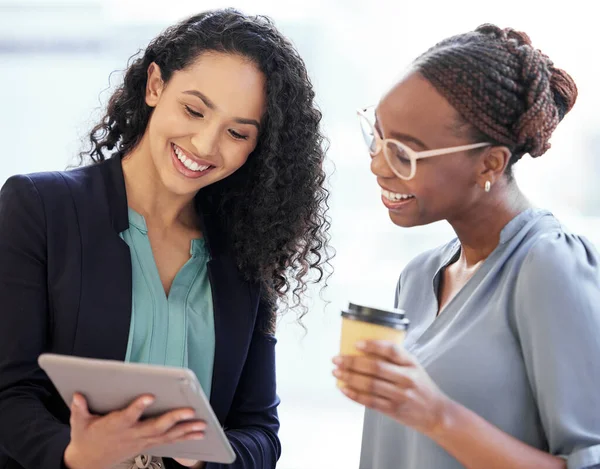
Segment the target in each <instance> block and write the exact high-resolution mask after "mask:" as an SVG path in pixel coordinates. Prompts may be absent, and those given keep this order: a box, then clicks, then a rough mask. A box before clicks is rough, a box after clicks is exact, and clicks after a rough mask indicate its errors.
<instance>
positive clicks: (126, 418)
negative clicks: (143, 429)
mask: <svg viewBox="0 0 600 469" xmlns="http://www.w3.org/2000/svg"><path fill="white" fill-rule="evenodd" d="M153 402H154V396H151V395H149V394H146V395H143V396H140V397H138V398H137V399H136V400H135V401H133V402H132V403H131V404H130V405H129V406H128V407H126V408H125V409H123V410H121V411H117V412H114V413H113V414H114V416H115V417H116V419H117V420H119V421H120V422H122V423H123V424H125V425H127V426H133V425H135V424H136V423H137V422H138V421H139V420H140V418H141V417H142V415H143V413H144V411H145V410H146V409H147V408H148V407H150V406H151V405H152V403H153Z"/></svg>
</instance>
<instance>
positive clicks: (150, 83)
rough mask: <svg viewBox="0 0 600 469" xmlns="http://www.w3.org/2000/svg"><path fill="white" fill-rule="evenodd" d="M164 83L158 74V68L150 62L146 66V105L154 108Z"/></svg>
mask: <svg viewBox="0 0 600 469" xmlns="http://www.w3.org/2000/svg"><path fill="white" fill-rule="evenodd" d="M164 86H165V83H164V82H163V79H162V75H161V73H160V67H159V66H158V65H157V64H156V63H154V62H152V63H151V64H150V65H149V66H148V80H147V81H146V104H147V105H148V106H150V107H156V105H157V104H158V101H159V100H160V96H161V94H162V92H163V89H164Z"/></svg>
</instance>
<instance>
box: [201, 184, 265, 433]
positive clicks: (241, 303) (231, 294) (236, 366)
mask: <svg viewBox="0 0 600 469" xmlns="http://www.w3.org/2000/svg"><path fill="white" fill-rule="evenodd" d="M196 203H197V210H198V213H199V215H200V220H201V228H202V232H203V235H204V237H205V241H206V244H207V246H208V249H209V251H210V254H211V260H210V261H209V262H208V275H209V279H210V284H211V289H212V295H213V311H214V324H215V358H214V366H213V378H212V390H211V396H210V403H211V406H212V407H213V409H214V411H215V414H216V415H217V418H218V419H219V421H220V422H221V423H222V424H223V423H224V422H225V419H226V417H227V413H228V411H229V408H230V407H231V402H232V401H233V398H234V395H235V390H236V388H237V383H238V381H239V379H240V376H241V374H242V370H243V366H244V363H245V361H246V355H247V352H248V348H249V346H250V342H251V340H252V333H253V331H254V323H255V320H256V313H257V308H258V298H257V296H258V289H257V288H253V287H252V284H251V283H249V282H247V281H245V280H244V279H243V278H242V276H241V274H240V272H239V270H238V268H237V266H236V264H235V261H234V259H233V257H232V256H231V254H230V253H229V252H228V247H227V241H226V235H225V233H223V232H221V231H220V227H219V223H218V218H217V216H216V215H215V214H214V213H213V212H212V210H211V207H210V205H209V204H208V202H207V200H206V199H205V198H204V197H203V196H202V194H199V195H198V197H197V198H196Z"/></svg>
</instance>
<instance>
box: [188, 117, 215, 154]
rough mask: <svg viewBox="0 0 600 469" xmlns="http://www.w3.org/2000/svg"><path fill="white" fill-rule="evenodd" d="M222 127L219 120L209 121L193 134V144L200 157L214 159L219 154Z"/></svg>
mask: <svg viewBox="0 0 600 469" xmlns="http://www.w3.org/2000/svg"><path fill="white" fill-rule="evenodd" d="M220 137H221V129H220V128H219V125H218V123H217V122H207V123H206V124H205V125H203V126H201V127H200V128H199V129H198V131H197V132H196V133H195V134H194V135H193V136H192V140H191V142H192V145H193V146H194V149H195V150H196V154H197V155H198V156H199V157H200V158H207V159H213V160H214V158H215V157H216V156H217V155H218V154H219V141H220Z"/></svg>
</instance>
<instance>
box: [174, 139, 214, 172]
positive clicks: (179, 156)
mask: <svg viewBox="0 0 600 469" xmlns="http://www.w3.org/2000/svg"><path fill="white" fill-rule="evenodd" d="M173 150H174V151H175V155H176V156H177V159H178V160H179V161H181V162H182V163H183V165H184V166H185V167H186V168H187V169H189V170H191V171H206V170H207V169H208V168H210V165H209V164H207V165H199V164H198V163H196V162H195V161H192V160H190V159H189V158H188V157H187V156H185V155H184V154H183V152H182V151H181V150H180V149H179V147H177V146H175V145H173Z"/></svg>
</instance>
